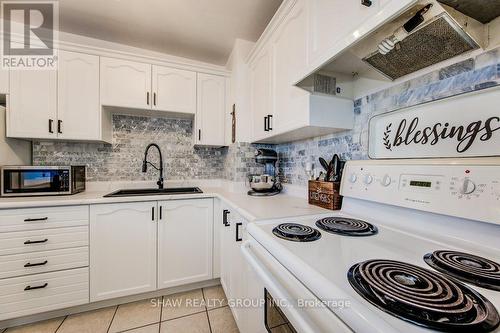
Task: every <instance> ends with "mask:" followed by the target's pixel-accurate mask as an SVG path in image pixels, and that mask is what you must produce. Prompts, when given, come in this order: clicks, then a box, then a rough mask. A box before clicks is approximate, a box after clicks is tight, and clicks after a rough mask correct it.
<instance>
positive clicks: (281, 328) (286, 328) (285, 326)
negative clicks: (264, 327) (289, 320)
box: [271, 324, 295, 333]
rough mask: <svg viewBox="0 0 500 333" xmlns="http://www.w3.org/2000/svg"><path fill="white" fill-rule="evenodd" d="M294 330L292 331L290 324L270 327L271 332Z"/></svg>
mask: <svg viewBox="0 0 500 333" xmlns="http://www.w3.org/2000/svg"><path fill="white" fill-rule="evenodd" d="M294 332H295V331H293V330H292V329H291V328H290V326H288V324H285V325H281V326H278V327H275V328H273V329H271V333H294Z"/></svg>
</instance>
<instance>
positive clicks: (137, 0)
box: [59, 0, 282, 65]
mask: <svg viewBox="0 0 500 333" xmlns="http://www.w3.org/2000/svg"><path fill="white" fill-rule="evenodd" d="M281 2H282V0H60V1H59V20H60V22H59V23H60V30H61V31H65V32H69V33H74V34H79V35H84V36H88V37H93V38H98V39H103V40H107V41H111V42H116V43H122V44H127V45H131V46H135V47H140V48H144V49H148V50H153V51H158V52H163V53H168V54H172V55H176V56H180V57H186V58H191V59H195V60H199V61H205V62H209V63H213V64H218V65H224V64H225V63H226V60H227V58H228V56H229V53H230V52H231V48H232V46H233V43H234V40H235V39H236V38H242V39H246V40H249V41H256V40H257V39H258V38H259V36H260V34H261V33H262V31H264V29H265V27H266V25H267V23H268V22H269V20H270V19H271V18H272V16H273V15H274V13H275V12H276V10H277V9H278V7H279V5H280V4H281Z"/></svg>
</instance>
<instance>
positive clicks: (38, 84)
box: [7, 70, 57, 139]
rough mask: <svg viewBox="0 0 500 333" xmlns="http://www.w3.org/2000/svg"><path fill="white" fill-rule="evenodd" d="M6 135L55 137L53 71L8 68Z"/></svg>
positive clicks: (41, 137)
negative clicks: (8, 94)
mask: <svg viewBox="0 0 500 333" xmlns="http://www.w3.org/2000/svg"><path fill="white" fill-rule="evenodd" d="M10 90H11V91H10V96H9V106H8V108H7V136H8V137H15V138H37V139H53V138H56V137H57V129H56V127H57V124H56V123H57V72H56V71H52V70H50V71H49V70H25V71H24V70H11V71H10Z"/></svg>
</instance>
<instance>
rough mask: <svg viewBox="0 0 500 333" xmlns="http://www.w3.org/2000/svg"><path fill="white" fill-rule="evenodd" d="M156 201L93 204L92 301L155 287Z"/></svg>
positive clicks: (91, 222) (91, 242)
mask: <svg viewBox="0 0 500 333" xmlns="http://www.w3.org/2000/svg"><path fill="white" fill-rule="evenodd" d="M156 208H157V203H156V202H136V203H120V204H105V205H92V206H91V207H90V301H91V302H95V301H101V300H105V299H110V298H116V297H121V296H127V295H133V294H139V293H143V292H148V291H153V290H156V262H157V261H156V253H157V238H156V236H157V217H156V213H157V211H156Z"/></svg>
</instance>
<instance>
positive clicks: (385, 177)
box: [380, 175, 392, 187]
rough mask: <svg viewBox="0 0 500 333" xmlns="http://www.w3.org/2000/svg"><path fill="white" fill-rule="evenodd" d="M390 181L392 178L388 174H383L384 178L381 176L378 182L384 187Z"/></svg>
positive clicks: (389, 183)
mask: <svg viewBox="0 0 500 333" xmlns="http://www.w3.org/2000/svg"><path fill="white" fill-rule="evenodd" d="M391 182H392V179H391V176H389V175H385V176H384V178H382V180H381V181H380V183H381V184H382V186H384V187H387V186H389V185H391Z"/></svg>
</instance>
